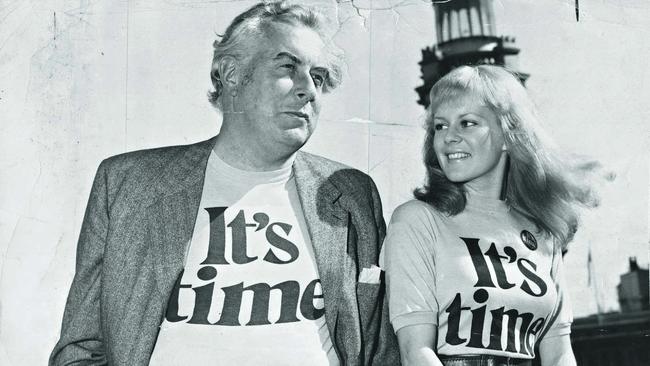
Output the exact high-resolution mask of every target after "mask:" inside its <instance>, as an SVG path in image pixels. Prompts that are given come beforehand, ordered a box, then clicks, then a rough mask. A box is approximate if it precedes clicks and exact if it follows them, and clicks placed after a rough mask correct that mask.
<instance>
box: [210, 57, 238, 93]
mask: <svg viewBox="0 0 650 366" xmlns="http://www.w3.org/2000/svg"><path fill="white" fill-rule="evenodd" d="M215 72H217V73H218V79H219V81H221V85H223V87H224V88H228V89H233V88H234V87H236V86H237V84H239V63H238V62H237V60H236V59H235V58H234V57H232V56H224V57H223V58H221V59H220V60H219V61H215V62H214V63H213V64H212V73H213V79H214V78H215V76H216V75H214V74H215Z"/></svg>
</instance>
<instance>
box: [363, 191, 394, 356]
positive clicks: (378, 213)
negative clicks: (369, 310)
mask: <svg viewBox="0 0 650 366" xmlns="http://www.w3.org/2000/svg"><path fill="white" fill-rule="evenodd" d="M370 186H371V187H370V190H371V194H372V208H373V215H374V219H375V223H376V225H377V253H379V252H380V251H381V247H382V244H383V241H384V237H385V236H386V222H385V221H384V216H383V213H382V207H381V200H380V198H379V192H378V191H377V187H376V186H375V184H374V182H373V181H372V180H370ZM377 305H378V307H379V308H378V309H377V310H378V315H379V319H378V322H379V330H378V337H377V342H378V343H377V345H376V347H377V348H376V352H374V353H373V354H372V355H370V359H369V360H370V365H400V354H399V346H398V344H397V337H396V336H395V332H394V331H393V326H392V325H391V324H390V320H389V318H388V297H387V296H386V281H385V277H384V276H383V274H382V276H381V283H380V288H379V291H378V296H377Z"/></svg>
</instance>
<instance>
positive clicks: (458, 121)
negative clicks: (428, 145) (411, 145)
mask: <svg viewBox="0 0 650 366" xmlns="http://www.w3.org/2000/svg"><path fill="white" fill-rule="evenodd" d="M433 126H434V136H433V148H434V151H435V153H436V157H437V158H438V162H439V163H440V167H441V168H442V171H443V172H444V173H445V175H446V176H447V179H449V180H450V181H452V182H455V183H465V184H466V185H470V186H471V187H474V188H476V189H477V190H484V189H487V188H494V185H495V184H499V187H498V189H500V183H501V182H502V179H503V173H504V169H505V152H504V150H505V141H504V138H503V131H502V130H501V126H500V124H499V121H498V118H497V115H496V114H495V113H494V112H493V111H492V110H491V109H490V108H489V107H488V106H486V105H485V104H483V103H482V102H481V101H480V100H479V99H478V98H473V97H463V98H458V99H455V100H450V101H446V102H443V103H442V104H440V105H439V106H438V108H437V109H436V111H435V114H434V115H433Z"/></svg>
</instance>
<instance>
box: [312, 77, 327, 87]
mask: <svg viewBox="0 0 650 366" xmlns="http://www.w3.org/2000/svg"><path fill="white" fill-rule="evenodd" d="M311 78H312V80H314V85H316V87H317V88H319V87H321V86H323V84H325V78H324V77H323V76H322V75H318V74H314V75H312V76H311Z"/></svg>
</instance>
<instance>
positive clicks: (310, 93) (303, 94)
mask: <svg viewBox="0 0 650 366" xmlns="http://www.w3.org/2000/svg"><path fill="white" fill-rule="evenodd" d="M294 83H295V87H296V95H297V96H298V98H300V100H301V101H303V102H305V103H308V102H313V101H314V100H315V99H316V97H317V96H318V90H316V85H314V80H313V79H312V77H311V74H309V73H301V74H300V75H298V76H296V80H295V81H294Z"/></svg>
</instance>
